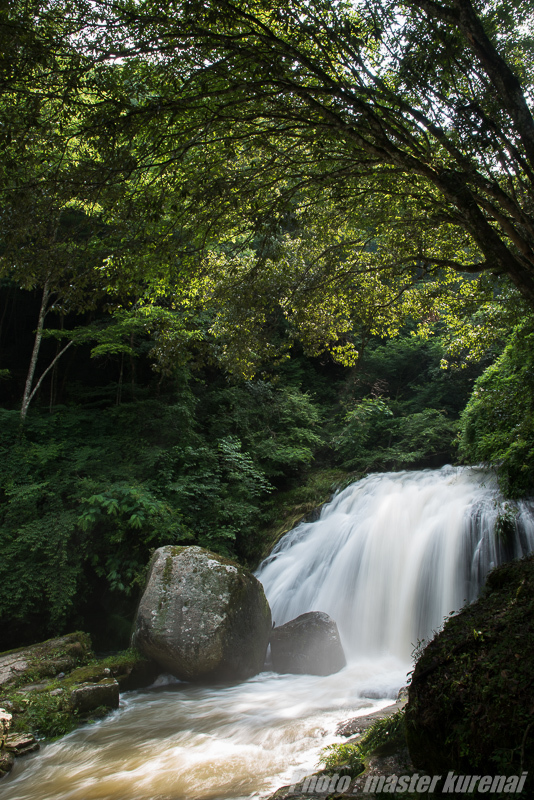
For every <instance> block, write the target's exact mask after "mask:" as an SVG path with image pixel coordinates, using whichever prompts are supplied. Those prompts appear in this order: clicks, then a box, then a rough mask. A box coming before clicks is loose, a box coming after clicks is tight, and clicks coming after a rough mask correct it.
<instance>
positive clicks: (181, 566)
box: [133, 546, 271, 680]
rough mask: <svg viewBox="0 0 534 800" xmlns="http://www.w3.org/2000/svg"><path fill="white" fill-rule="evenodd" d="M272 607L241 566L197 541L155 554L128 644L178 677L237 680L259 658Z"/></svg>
mask: <svg viewBox="0 0 534 800" xmlns="http://www.w3.org/2000/svg"><path fill="white" fill-rule="evenodd" d="M270 631H271V612H270V609H269V605H268V603H267V600H266V598H265V594H264V592H263V587H262V586H261V584H260V582H259V581H258V580H257V579H256V578H255V577H254V576H253V575H252V574H251V573H250V572H249V571H248V570H247V569H245V568H244V567H242V566H240V565H239V564H237V563H235V562H234V561H231V560H229V559H227V558H224V557H222V556H220V555H217V554H216V553H211V552H210V551H209V550H204V549H203V548H201V547H173V546H167V547H160V548H159V549H158V550H156V552H155V553H154V556H153V558H152V561H151V564H150V573H149V577H148V581H147V586H146V589H145V593H144V595H143V597H142V599H141V603H140V604H139V609H138V612H137V617H136V621H135V632H134V636H133V644H134V645H135V646H136V647H137V648H138V649H139V650H140V651H141V653H143V654H144V655H145V656H146V657H147V658H149V659H151V660H153V661H156V662H157V663H158V664H159V665H160V666H161V667H162V668H163V669H165V670H166V671H168V672H170V673H171V674H172V675H175V676H176V677H177V678H180V679H182V680H243V679H246V678H249V677H250V676H252V675H255V674H256V673H258V672H259V671H260V670H261V669H262V667H263V664H264V660H265V653H266V650H267V643H268V640H269V634H270Z"/></svg>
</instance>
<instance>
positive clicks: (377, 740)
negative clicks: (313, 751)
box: [319, 709, 406, 778]
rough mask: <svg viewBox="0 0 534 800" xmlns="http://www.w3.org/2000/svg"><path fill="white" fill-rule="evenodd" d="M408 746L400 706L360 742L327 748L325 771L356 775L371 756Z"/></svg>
mask: <svg viewBox="0 0 534 800" xmlns="http://www.w3.org/2000/svg"><path fill="white" fill-rule="evenodd" d="M405 747H406V734H405V727H404V710H403V709H400V710H399V711H397V712H395V714H391V715H390V716H389V717H384V718H383V719H379V720H377V721H376V722H375V723H374V725H372V726H371V727H370V728H369V729H368V730H367V731H366V732H365V733H364V734H363V736H362V737H361V738H360V739H358V740H357V741H355V742H342V743H341V744H331V745H329V746H328V747H325V749H324V750H323V751H322V753H321V756H320V759H319V763H320V764H321V765H322V766H323V770H324V772H327V773H331V774H333V773H338V774H339V775H350V776H351V778H355V777H356V776H357V775H360V774H361V773H362V772H363V771H364V770H365V762H366V759H368V758H370V756H371V755H375V756H386V755H393V754H395V753H396V752H398V751H399V750H401V749H402V748H405Z"/></svg>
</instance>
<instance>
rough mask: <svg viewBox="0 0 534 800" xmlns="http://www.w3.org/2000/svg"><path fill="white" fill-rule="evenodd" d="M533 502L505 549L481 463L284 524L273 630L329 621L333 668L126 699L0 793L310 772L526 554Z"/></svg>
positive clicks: (190, 786)
mask: <svg viewBox="0 0 534 800" xmlns="http://www.w3.org/2000/svg"><path fill="white" fill-rule="evenodd" d="M533 510H534V506H533V505H532V504H530V503H519V504H518V506H517V512H518V518H517V519H518V521H517V525H516V529H515V535H513V536H512V537H511V538H507V540H506V542H501V541H499V540H498V538H497V537H496V536H495V523H496V519H497V517H498V515H499V513H500V511H501V507H500V504H499V497H498V493H497V491H496V488H495V485H494V482H493V481H492V480H491V479H490V478H488V477H487V476H485V475H484V473H483V472H481V471H479V470H474V469H468V468H465V469H453V468H451V467H445V468H443V469H442V470H436V471H430V470H427V471H422V472H403V473H388V474H385V475H371V476H370V477H368V478H366V479H365V480H363V481H360V482H359V483H357V484H354V485H353V486H350V487H348V488H347V489H345V491H343V492H341V493H340V494H339V495H338V496H337V497H336V498H335V499H334V500H333V501H332V503H330V504H328V505H327V506H325V507H324V508H323V511H322V514H321V518H320V519H319V520H318V521H317V522H314V523H310V524H303V525H300V526H299V527H298V528H296V529H295V530H293V531H291V532H290V533H288V534H287V535H286V536H285V537H284V538H283V539H282V540H281V541H280V542H279V544H278V545H277V547H276V548H275V550H274V551H273V553H272V554H271V556H269V558H268V559H266V561H265V562H264V563H263V564H262V565H261V567H260V569H259V571H258V575H259V578H260V580H261V581H262V582H263V584H264V586H265V590H266V594H267V597H268V600H269V602H270V604H271V608H272V610H273V617H274V619H275V620H276V622H277V624H281V623H283V622H285V621H287V620H289V619H291V618H293V617H295V616H298V615H299V614H302V613H303V612H305V611H312V610H317V611H326V612H327V613H329V614H330V615H331V616H332V617H333V618H334V619H335V620H336V621H337V622H338V625H339V628H340V631H341V635H342V638H343V642H344V646H345V649H346V652H347V655H348V661H349V663H348V665H347V667H345V669H343V670H341V671H340V672H338V673H337V674H335V675H328V676H326V677H321V676H315V675H276V674H274V673H272V672H268V671H266V672H263V673H261V674H260V675H257V676H256V677H254V678H252V679H250V680H248V681H245V682H243V683H241V684H238V685H235V686H233V685H230V686H216V687H203V686H194V685H190V684H185V683H176V682H175V683H174V684H169V685H167V686H165V685H162V686H160V687H159V688H154V689H151V690H150V689H149V690H146V691H145V692H134V693H130V694H129V695H126V696H125V697H123V698H122V699H121V707H120V709H119V710H118V711H117V712H115V713H114V714H112V715H110V716H109V717H108V718H106V719H104V720H102V721H101V722H99V723H98V724H97V725H95V726H86V727H84V728H80V729H79V730H77V731H74V732H73V733H72V734H70V735H69V736H66V737H64V738H63V739H61V740H60V741H58V742H54V743H52V744H49V745H47V746H46V747H45V748H44V749H43V751H42V752H41V753H38V754H35V756H33V755H30V756H26V757H25V758H24V759H21V760H20V761H19V762H17V764H16V766H15V768H14V770H13V773H12V774H11V775H9V776H8V777H7V778H4V779H2V785H1V789H2V797H3V798H5V800H155V798H157V800H222V798H228V799H229V800H230V799H231V800H238V799H239V800H245V798H248V800H250V798H261V797H266V796H268V795H269V794H271V793H272V792H273V791H274V789H276V788H277V787H278V786H281V785H284V784H287V783H293V782H295V781H298V780H300V779H301V778H302V777H303V776H304V775H306V774H309V773H310V772H313V771H314V770H315V769H316V767H317V758H318V754H319V751H320V750H321V749H322V748H323V747H325V745H327V744H330V743H331V742H334V741H340V739H339V737H336V735H335V730H336V725H337V723H338V722H339V721H341V720H344V719H347V718H350V717H352V716H356V715H357V714H361V713H367V712H368V711H370V710H373V709H374V708H377V707H379V706H381V705H385V704H386V702H387V701H386V700H384V698H388V697H389V698H394V697H395V695H396V692H397V690H398V689H399V687H400V686H401V685H402V684H403V683H404V681H405V678H406V672H407V671H408V670H409V669H410V662H409V654H410V651H411V648H412V644H415V643H416V642H417V640H418V639H420V638H422V637H424V636H426V635H428V634H430V633H431V632H432V630H433V629H435V628H437V627H439V626H440V625H441V623H442V621H443V617H444V616H445V615H447V614H448V613H449V612H451V611H452V610H456V609H458V608H459V607H460V606H461V605H463V603H464V600H472V599H473V598H474V597H475V596H476V595H477V593H478V591H479V589H480V586H481V585H482V583H483V580H484V578H485V576H486V573H487V571H488V570H489V569H490V567H491V566H492V564H497V563H500V562H501V561H502V560H505V559H507V558H512V557H514V556H519V555H522V554H524V553H526V552H529V551H531V550H534V515H533Z"/></svg>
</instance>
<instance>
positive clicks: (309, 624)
mask: <svg viewBox="0 0 534 800" xmlns="http://www.w3.org/2000/svg"><path fill="white" fill-rule="evenodd" d="M270 643H271V657H272V661H273V668H274V670H275V672H292V673H297V674H308V675H331V674H332V673H333V672H339V670H340V669H342V668H343V667H344V666H345V665H346V663H347V662H346V659H345V654H344V652H343V647H342V645H341V640H340V638H339V631H338V629H337V625H336V623H335V622H334V620H333V619H332V618H331V617H329V616H328V614H325V613H324V612H322V611H309V612H308V613H307V614H301V615H300V617H297V618H296V619H292V620H291V621H290V622H286V623H285V625H280V626H279V627H277V628H274V629H273V631H272V633H271V638H270Z"/></svg>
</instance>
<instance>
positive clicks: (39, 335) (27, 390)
mask: <svg viewBox="0 0 534 800" xmlns="http://www.w3.org/2000/svg"><path fill="white" fill-rule="evenodd" d="M49 299H50V287H49V283H48V281H47V282H46V283H45V285H44V288H43V297H42V300H41V308H40V309H39V320H38V323H37V330H36V331H35V340H34V343H33V351H32V357H31V360H30V367H29V369H28V376H27V378H26V386H25V387H24V394H23V396H22V405H21V409H20V418H21V420H22V421H23V422H24V420H25V419H26V414H27V413H28V408H29V406H30V403H31V401H32V400H33V398H34V397H35V395H36V393H37V392H38V390H39V388H40V386H41V384H42V382H43V380H44V379H45V378H46V376H47V375H48V373H49V372H50V370H51V369H53V368H54V367H55V365H56V364H57V362H58V361H59V359H60V358H61V356H62V355H63V353H65V352H66V351H67V350H68V349H69V347H71V346H72V345H73V344H74V342H72V341H70V342H67V344H66V345H65V347H62V348H61V350H60V351H59V352H58V353H57V355H56V356H55V358H54V359H53V360H52V361H51V363H50V364H49V365H48V367H47V368H46V369H45V371H44V372H43V374H42V375H41V377H40V378H39V380H38V381H37V383H36V384H35V386H34V385H33V382H34V378H35V370H36V368H37V359H38V357H39V350H40V348H41V341H42V339H43V330H44V321H45V317H46V315H47V313H48V300H49ZM32 387H33V388H32Z"/></svg>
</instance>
